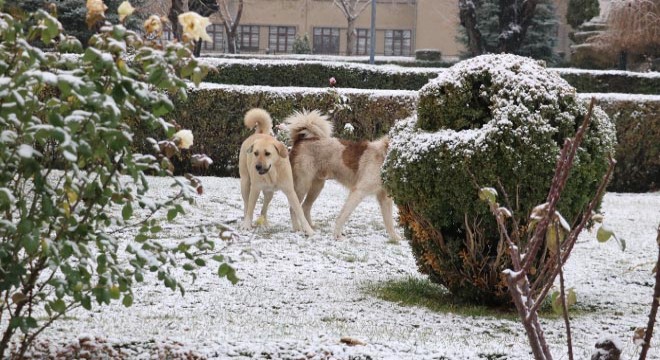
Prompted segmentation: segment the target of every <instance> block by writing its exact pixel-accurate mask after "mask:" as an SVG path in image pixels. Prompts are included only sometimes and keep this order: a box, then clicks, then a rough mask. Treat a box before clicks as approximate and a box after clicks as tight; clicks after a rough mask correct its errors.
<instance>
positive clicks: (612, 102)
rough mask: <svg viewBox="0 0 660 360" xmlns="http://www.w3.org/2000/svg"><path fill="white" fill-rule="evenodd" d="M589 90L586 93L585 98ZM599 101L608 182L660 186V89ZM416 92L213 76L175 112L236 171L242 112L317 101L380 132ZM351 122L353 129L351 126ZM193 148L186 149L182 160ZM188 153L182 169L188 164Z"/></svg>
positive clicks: (218, 168) (142, 135)
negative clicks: (611, 129) (250, 82)
mask: <svg viewBox="0 0 660 360" xmlns="http://www.w3.org/2000/svg"><path fill="white" fill-rule="evenodd" d="M590 96H591V95H589V94H583V95H581V98H583V99H584V100H585V101H587V100H588V98H589V97H590ZM594 96H596V98H597V99H598V100H599V101H598V104H599V105H600V107H601V108H602V109H603V110H605V112H607V113H608V115H609V116H610V117H611V118H612V119H613V120H614V122H615V124H616V126H617V138H618V142H619V143H618V145H617V149H616V154H615V157H616V159H617V166H616V170H615V174H614V178H613V180H612V182H611V183H610V187H609V190H610V191H617V192H646V191H654V190H660V97H658V96H643V95H640V96H617V95H607V94H595V95H594ZM417 101H418V97H417V92H412V91H398V92H391V91H374V90H371V91H368V92H367V91H361V90H354V89H353V90H347V89H339V90H330V89H300V88H298V89H296V88H288V89H287V88H280V89H273V88H267V87H245V86H223V85H213V84H210V85H209V84H207V85H206V86H204V87H202V88H200V89H191V91H190V93H189V97H188V100H187V101H186V102H177V103H176V104H175V107H176V110H175V112H174V113H173V114H172V115H171V116H172V118H173V119H175V120H176V121H177V123H179V124H180V125H182V126H183V127H184V128H188V129H192V130H193V132H194V134H195V144H194V145H193V148H192V149H191V151H190V153H197V152H204V153H206V154H207V155H209V156H210V157H211V158H212V159H213V161H214V164H213V165H212V166H211V167H210V168H209V169H208V170H206V171H205V172H204V173H203V175H214V176H237V174H238V171H237V168H236V165H237V161H238V150H239V148H240V144H241V142H242V141H243V140H244V139H245V138H246V137H247V136H249V134H250V132H249V131H248V130H247V129H245V127H244V126H243V121H242V119H243V115H244V114H245V112H246V111H247V110H249V109H251V108H253V107H263V108H265V109H266V110H268V111H269V112H271V114H272V116H273V120H274V122H275V124H278V123H280V122H281V121H283V120H284V118H286V117H287V116H288V115H290V114H291V113H292V112H293V111H295V110H301V109H303V108H304V109H319V110H321V111H323V112H324V113H328V114H331V117H332V119H333V121H334V124H335V129H336V130H335V132H336V135H337V136H339V137H342V138H346V139H375V138H378V137H379V136H381V135H383V134H386V133H387V132H388V131H389V128H390V127H391V126H392V124H393V123H394V122H395V121H396V120H399V119H404V118H406V117H408V116H409V115H410V114H412V112H413V111H414V109H415V107H416V105H417ZM349 123H350V124H351V125H352V128H353V131H352V132H349V131H347V130H346V129H345V125H346V124H349ZM134 128H135V131H136V139H137V140H138V143H139V144H140V145H139V146H141V147H142V149H141V150H143V151H145V152H150V150H149V145H148V143H147V142H146V140H145V139H146V137H147V136H151V137H155V138H160V137H162V134H154V133H153V132H152V131H151V130H149V129H145V128H142V127H140V126H139V124H136V126H135V127H134ZM187 156H189V154H188V153H184V154H183V157H184V159H183V160H186V159H185V158H186V157H187ZM187 164H188V161H182V162H181V163H180V164H179V165H178V166H177V169H178V170H179V171H180V172H183V171H190V169H189V168H188V167H187V166H188V165H187Z"/></svg>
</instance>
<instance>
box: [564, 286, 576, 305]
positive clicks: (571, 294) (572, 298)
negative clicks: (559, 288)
mask: <svg viewBox="0 0 660 360" xmlns="http://www.w3.org/2000/svg"><path fill="white" fill-rule="evenodd" d="M575 304H577V295H576V294H575V290H574V289H573V288H569V289H568V294H566V306H568V308H569V309H570V308H571V306H573V305H575Z"/></svg>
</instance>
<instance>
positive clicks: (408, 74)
mask: <svg viewBox="0 0 660 360" xmlns="http://www.w3.org/2000/svg"><path fill="white" fill-rule="evenodd" d="M202 61H203V62H205V63H207V64H209V65H211V66H212V67H214V68H216V69H217V70H218V71H217V72H213V73H211V74H209V75H208V76H207V78H206V81H208V82H212V83H218V84H236V85H266V86H277V87H279V86H303V87H325V86H328V79H330V78H331V77H334V78H335V79H336V81H337V85H336V86H337V87H341V88H355V89H390V90H419V89H420V88H421V87H422V86H424V85H425V84H426V83H427V82H428V81H429V79H432V78H435V77H437V76H438V73H440V72H442V71H444V69H442V68H415V69H412V68H404V67H395V66H374V65H367V64H357V63H344V62H342V63H333V62H327V61H297V60H269V61H264V60H255V59H248V60H240V59H218V58H203V59H202ZM555 70H556V71H557V72H558V73H559V75H560V76H561V77H562V78H564V79H565V80H566V81H568V82H569V83H570V84H571V85H573V86H574V87H575V88H576V89H577V90H578V92H585V93H629V94H650V95H654V94H660V74H658V73H634V72H628V71H597V70H577V69H561V68H557V69H555Z"/></svg>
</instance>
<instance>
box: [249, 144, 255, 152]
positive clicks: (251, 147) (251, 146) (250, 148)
mask: <svg viewBox="0 0 660 360" xmlns="http://www.w3.org/2000/svg"><path fill="white" fill-rule="evenodd" d="M253 149H254V144H252V145H250V147H249V148H248V149H247V153H248V154H250V153H251V152H252V150H253Z"/></svg>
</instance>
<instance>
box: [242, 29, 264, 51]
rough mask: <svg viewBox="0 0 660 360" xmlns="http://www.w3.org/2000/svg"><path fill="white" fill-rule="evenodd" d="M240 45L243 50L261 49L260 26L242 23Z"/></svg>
mask: <svg viewBox="0 0 660 360" xmlns="http://www.w3.org/2000/svg"><path fill="white" fill-rule="evenodd" d="M238 47H239V48H240V49H241V50H242V51H259V26H256V25H241V26H240V28H239V29H238Z"/></svg>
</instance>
